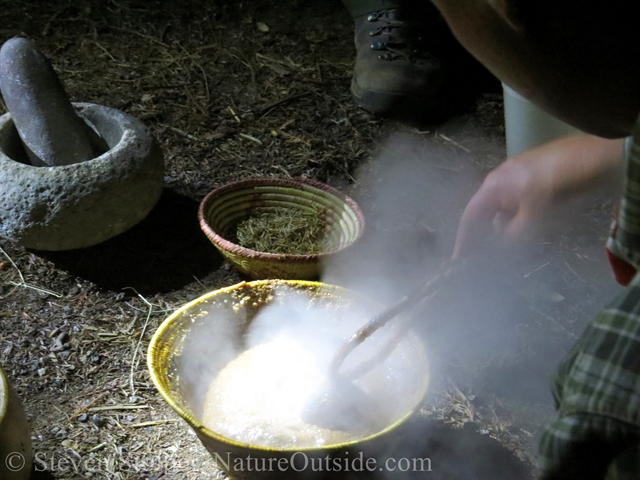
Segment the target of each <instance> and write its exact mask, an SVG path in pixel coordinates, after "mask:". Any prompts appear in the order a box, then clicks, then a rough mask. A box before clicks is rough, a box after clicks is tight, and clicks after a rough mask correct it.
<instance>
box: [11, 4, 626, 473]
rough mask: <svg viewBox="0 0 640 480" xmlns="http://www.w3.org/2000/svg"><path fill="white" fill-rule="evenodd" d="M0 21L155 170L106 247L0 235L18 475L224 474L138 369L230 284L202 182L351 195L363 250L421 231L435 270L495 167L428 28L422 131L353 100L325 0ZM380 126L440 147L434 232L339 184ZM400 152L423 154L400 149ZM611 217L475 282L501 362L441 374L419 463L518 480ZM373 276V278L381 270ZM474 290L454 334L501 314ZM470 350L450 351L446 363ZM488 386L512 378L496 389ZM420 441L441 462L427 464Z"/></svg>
mask: <svg viewBox="0 0 640 480" xmlns="http://www.w3.org/2000/svg"><path fill="white" fill-rule="evenodd" d="M0 17H1V21H0V40H2V41H4V40H6V39H8V38H10V37H12V36H15V35H21V36H26V37H29V38H31V39H33V40H34V41H35V42H36V44H37V45H38V46H39V47H40V48H41V49H42V51H43V52H44V53H45V54H46V55H47V56H48V57H49V58H50V59H51V60H52V63H53V64H54V66H55V69H56V71H57V72H58V74H59V76H60V78H61V79H62V81H63V83H64V85H65V87H66V89H67V91H68V93H69V95H70V96H71V98H72V100H74V101H86V102H93V103H98V104H103V105H107V106H110V107H115V108H118V109H121V110H123V111H125V112H127V113H129V114H131V115H133V116H135V117H137V118H138V119H140V120H141V121H142V122H143V123H145V124H146V125H147V126H148V127H149V128H150V130H151V131H152V132H153V134H154V135H155V136H156V137H157V139H158V140H159V142H160V144H161V145H162V148H163V151H164V155H165V164H166V176H165V182H166V188H165V191H164V193H163V195H162V197H161V199H160V201H159V203H158V205H157V206H156V208H155V209H154V210H153V211H152V212H151V213H150V215H149V216H148V217H147V218H146V219H145V220H144V221H143V222H141V223H140V224H139V225H137V226H136V227H134V228H132V229H131V230H129V231H127V232H125V233H124V234H122V235H120V236H118V237H116V238H113V239H111V240H109V241H106V242H104V243H102V244H100V245H97V246H94V247H91V248H86V249H82V250H77V251H68V252H42V251H32V250H27V249H24V248H21V247H19V246H16V245H13V244H10V243H8V242H6V241H0V247H2V251H1V252H0V325H1V328H0V364H1V365H2V367H3V369H4V370H5V371H6V372H7V375H8V377H9V378H10V380H11V381H12V383H13V384H14V386H15V387H16V389H17V391H18V393H19V395H20V397H21V398H22V400H23V402H24V407H25V410H26V412H27V415H28V418H29V422H30V426H31V432H32V441H33V448H34V453H35V454H36V459H35V468H34V470H35V471H34V473H33V475H32V478H34V479H36V478H37V479H43V478H49V479H50V478H55V479H74V480H76V479H85V478H92V479H116V480H123V479H140V480H142V479H156V480H157V479H180V480H182V479H185V480H186V479H188V480H195V479H202V480H204V479H219V478H224V474H223V473H221V472H220V471H219V470H218V469H217V467H216V466H215V464H214V462H213V461H212V459H211V458H210V457H209V455H208V454H207V452H206V451H205V450H204V448H203V447H202V446H201V445H200V443H199V442H198V441H197V439H196V437H195V435H194V434H193V433H192V432H191V431H190V429H189V428H188V427H187V426H186V424H185V423H184V422H182V421H181V420H180V419H179V418H178V417H177V416H176V415H175V414H174V413H173V411H172V410H171V409H170V408H169V407H168V406H166V405H165V404H164V403H163V402H162V401H161V399H160V397H159V395H158V394H157V392H156V390H155V388H154V387H153V385H152V384H151V382H150V379H149V375H148V372H147V368H146V362H145V357H146V349H147V346H148V342H149V339H150V337H151V335H152V334H153V333H154V331H155V329H156V328H157V327H158V325H159V324H160V323H161V322H162V320H163V319H164V318H165V317H166V316H167V315H168V314H169V313H170V312H172V311H173V310H175V309H176V308H177V307H179V306H180V305H182V304H183V303H185V302H186V301H189V300H192V299H193V298H195V297H197V296H199V295H201V294H202V293H205V292H207V291H210V290H213V289H216V288H220V287H223V286H228V285H232V284H234V283H237V282H239V281H241V280H243V279H244V278H243V277H241V276H240V275H239V274H238V273H237V272H236V271H235V270H234V269H233V268H231V267H230V266H229V265H227V264H226V263H225V262H224V261H223V260H222V257H221V256H220V255H219V254H217V252H216V251H215V249H214V248H213V246H212V245H211V244H210V243H209V242H208V240H207V239H206V238H205V236H204V235H203V234H202V233H201V232H200V230H199V226H198V223H197V218H196V211H197V206H198V202H199V201H200V200H201V199H202V198H203V196H204V195H205V194H206V193H207V192H209V191H210V190H211V189H213V188H215V187H218V186H221V185H223V184H225V183H227V182H229V181H232V180H237V179H242V178H249V177H253V176H273V177H285V178H286V177H296V176H306V177H309V178H313V179H316V180H319V181H323V182H327V183H329V184H331V185H333V186H336V187H337V188H340V189H342V190H343V191H346V192H349V193H352V194H353V195H354V196H356V198H358V200H359V202H360V204H361V206H362V207H363V209H364V211H365V214H366V215H367V222H368V225H369V235H370V236H375V233H376V232H378V231H382V230H384V229H386V230H388V229H392V230H393V231H394V232H396V233H397V234H398V235H399V236H400V237H402V236H403V235H404V236H405V237H406V238H408V239H409V240H408V241H411V239H413V238H414V237H415V236H416V235H418V236H419V234H420V233H424V231H428V233H429V234H430V235H431V234H433V233H434V232H435V233H436V235H437V236H438V242H439V243H438V245H439V247H438V248H436V249H433V250H429V258H427V259H426V260H425V262H427V263H428V262H432V263H433V262H437V261H441V260H442V259H443V258H445V256H446V252H447V251H448V248H449V247H450V241H451V239H452V232H453V231H454V230H455V222H456V221H457V216H459V214H460V212H461V211H462V208H463V207H464V204H465V202H466V200H468V198H469V197H470V196H471V194H472V193H473V191H474V190H475V188H476V187H477V186H478V184H479V181H480V179H481V178H482V175H483V174H484V173H486V172H487V171H488V170H489V169H490V168H492V167H494V166H495V165H497V164H498V163H499V162H500V161H501V160H502V159H503V158H504V155H505V149H504V125H503V117H502V97H501V94H500V90H499V84H498V83H497V82H496V81H495V79H492V78H491V77H490V76H488V74H486V72H484V71H483V70H482V69H479V68H478V67H477V65H476V64H474V62H473V61H472V60H471V59H470V58H469V57H466V56H464V55H462V54H461V52H460V49H459V48H458V47H456V45H455V44H454V43H453V42H452V40H451V38H450V37H448V36H447V35H446V33H445V32H444V30H443V29H442V28H434V31H433V32H430V35H432V36H433V42H434V50H435V53H437V54H439V55H444V56H445V57H446V58H447V61H448V62H449V63H450V64H449V65H447V68H449V69H450V72H452V74H451V77H450V80H449V82H448V90H447V91H446V92H445V93H444V94H443V102H442V103H443V105H444V106H448V107H451V108H450V109H449V111H446V110H447V109H446V108H445V111H443V112H442V114H441V115H440V116H439V117H438V118H432V119H427V120H426V121H425V122H423V124H421V125H402V124H400V123H397V122H395V121H392V120H388V119H381V118H378V117H375V116H372V115H370V114H369V113H367V112H365V111H364V110H362V109H360V108H359V107H358V106H357V105H355V104H354V102H353V101H352V99H351V96H350V93H349V82H350V77H351V72H352V68H353V58H354V53H355V50H354V47H353V45H352V24H351V19H350V17H349V16H348V14H347V12H346V11H345V9H344V8H343V7H342V5H341V4H340V3H339V2H338V1H336V0H332V1H327V2H313V1H311V0H286V1H285V2H270V1H267V0H245V1H237V0H233V1H222V0H220V1H217V0H210V1H201V0H183V1H182V2H168V1H166V2H165V1H160V0H155V1H141V0H138V1H136V0H118V1H115V0H108V1H104V2H98V1H91V0H74V1H73V2H71V1H66V0H61V1H49V2H42V3H35V2H28V1H26V2H25V1H16V0H4V1H3V2H2V4H1V13H0ZM440 27H442V26H440ZM392 132H401V135H400V136H398V134H396V136H394V137H392V140H390V142H391V144H390V145H391V146H393V145H394V144H393V142H394V141H396V142H397V141H399V140H398V138H400V139H401V138H411V139H412V141H413V142H414V145H418V146H419V148H423V149H425V151H429V152H431V153H433V152H440V153H442V156H441V157H438V158H440V161H439V160H438V158H436V157H437V156H435V157H434V155H430V156H426V155H425V165H427V167H425V168H430V169H431V171H432V172H439V173H438V174H439V175H442V178H443V180H442V185H445V187H446V185H449V184H447V183H446V182H448V181H449V180H447V179H450V178H459V179H464V181H463V183H462V184H457V185H458V186H460V185H462V187H460V188H458V189H457V190H456V192H457V193H456V195H454V196H451V195H450V196H448V197H447V196H446V195H445V194H444V193H443V195H442V196H441V198H445V197H446V198H447V201H449V200H451V205H449V207H450V208H449V210H448V212H451V211H453V212H454V213H453V214H447V218H446V219H445V218H441V217H440V216H439V215H438V213H439V212H441V211H443V209H444V205H442V204H437V203H431V204H430V207H429V208H427V209H425V210H428V209H431V212H432V213H433V215H431V217H429V218H428V223H429V225H428V227H425V226H424V225H423V224H420V225H419V226H416V220H415V218H414V217H412V216H411V215H407V219H406V222H405V219H398V221H397V222H392V223H391V224H387V225H380V224H379V223H377V221H376V215H377V214H378V213H379V211H378V210H376V205H375V204H373V203H370V202H369V201H368V200H369V199H371V198H372V197H373V193H372V191H371V190H372V188H373V187H372V185H374V184H372V183H368V184H365V183H363V182H358V181H356V178H358V176H357V174H356V172H357V171H359V169H362V168H366V165H367V162H368V161H369V160H370V159H371V158H372V157H373V156H375V155H377V153H378V152H379V148H380V147H379V145H380V142H383V141H386V140H385V139H387V137H388V135H389V134H391V133H392ZM394 139H395V140H394ZM387 147H389V144H387ZM405 153H406V152H405ZM402 154H403V152H402V149H401V148H399V149H398V150H397V151H396V155H402ZM411 154H412V155H417V156H418V157H421V154H420V151H419V150H418V152H416V151H415V149H414V150H413V151H412V152H411ZM407 155H408V153H407ZM434 158H435V159H434ZM442 158H445V159H447V160H446V161H442ZM439 162H440V163H439ZM372 168H373V170H372V172H370V173H369V175H370V178H376V175H377V174H376V171H375V168H378V167H375V168H374V167H372ZM445 187H443V189H445V190H446V188H445ZM441 201H442V200H441ZM611 205H612V204H611V202H610V201H609V200H607V199H601V200H600V201H599V202H597V203H592V204H589V205H588V207H589V208H588V209H587V210H586V211H585V214H584V215H581V216H580V218H579V221H578V222H577V223H576V225H573V226H572V227H571V228H565V230H564V232H563V233H562V234H561V235H556V236H554V237H552V238H551V240H549V241H548V242H544V243H540V244H539V246H538V248H537V250H536V251H535V253H534V254H533V255H528V256H527V257H526V258H515V257H509V258H507V261H505V262H502V263H501V265H493V266H492V267H487V268H493V269H494V270H495V272H498V273H500V274H501V276H500V275H498V278H501V281H502V284H503V286H504V288H505V289H510V290H509V291H510V292H512V293H513V295H512V298H513V299H514V302H513V304H512V305H511V306H510V307H509V308H510V309H511V310H509V311H508V312H507V313H508V314H509V315H510V316H511V317H510V318H512V319H513V321H512V322H511V323H510V324H509V325H508V326H502V327H501V329H502V330H501V331H505V332H506V331H509V332H514V331H515V332H516V333H517V348H515V353H514V352H513V351H510V352H503V351H500V350H499V349H497V350H496V352H497V353H496V354H495V355H489V356H487V355H484V356H481V358H480V357H479V358H475V359H474V360H473V361H470V360H469V359H468V358H467V357H465V356H464V355H460V356H459V358H458V359H457V360H448V361H447V362H446V365H445V368H444V369H443V371H445V372H447V374H446V375H443V376H442V377H441V378H439V379H438V381H437V382H436V387H437V388H436V387H434V390H433V393H432V395H430V396H429V398H428V399H427V401H426V402H425V405H424V408H423V409H422V411H421V419H420V420H419V421H418V423H417V425H420V422H423V423H424V422H426V423H428V424H429V425H431V427H429V428H432V429H435V430H433V431H435V432H436V433H437V432H440V433H439V434H437V435H432V436H430V437H429V438H431V439H434V438H435V439H436V440H434V442H435V443H434V442H431V443H429V442H426V443H425V445H424V448H425V449H426V452H427V453H429V452H430V450H429V449H432V451H431V453H434V455H435V457H437V458H439V459H441V460H442V462H444V463H447V462H448V463H455V462H462V463H469V464H474V465H476V463H474V460H473V459H472V458H471V457H473V456H474V455H476V456H477V455H478V452H481V453H480V456H482V457H483V458H485V459H486V460H487V461H489V464H491V465H493V466H492V467H491V468H493V469H494V470H486V469H485V470H483V469H484V468H485V467H486V465H485V467H479V466H477V465H476V467H474V468H476V469H477V471H476V476H475V477H473V478H492V479H496V478H509V479H516V478H528V473H527V472H528V471H529V468H530V467H531V465H532V464H533V463H532V458H533V457H534V456H535V452H536V442H537V436H538V435H539V433H540V428H541V426H542V425H543V423H544V422H545V421H546V420H548V418H549V414H550V412H551V409H552V401H551V397H550V395H549V394H548V387H547V385H548V383H549V378H550V375H551V372H552V371H553V366H554V365H555V363H556V362H557V360H558V359H559V358H560V357H561V354H562V352H563V351H565V350H566V348H567V347H568V346H569V345H570V344H571V342H572V341H573V340H575V338H576V337H577V335H579V333H580V332H581V331H582V329H583V328H584V325H585V323H586V322H587V321H588V320H589V318H590V317H591V315H592V314H593V313H594V312H595V311H597V308H598V307H599V306H601V305H602V304H603V303H604V302H605V301H606V299H607V298H610V297H611V295H613V294H614V293H615V292H616V287H615V286H614V285H613V282H612V280H611V277H610V275H608V273H606V266H605V264H604V259H603V254H602V248H601V246H600V245H601V244H602V241H603V239H604V236H605V235H606V226H607V224H608V221H609V213H610V210H611ZM403 222H404V223H403ZM366 245H367V243H366V241H365V243H364V247H363V248H366ZM399 250H402V248H398V249H396V250H395V251H394V252H392V255H399V252H398V251H399ZM400 253H401V252H400ZM394 258H395V257H394ZM505 258H506V257H505ZM414 260H415V259H406V258H405V259H403V258H401V256H399V257H398V262H399V263H398V264H397V265H399V267H398V269H399V270H401V269H402V265H404V263H403V262H405V263H414V264H415V263H417V264H418V265H420V264H421V262H422V260H420V261H418V262H415V261H414ZM371 268H372V272H369V273H372V274H373V275H376V274H379V275H383V274H387V273H389V272H376V271H375V267H373V266H372V267H371ZM412 271H413V272H416V271H419V269H417V270H416V269H415V268H414V269H413V270H412ZM416 275H417V274H416ZM405 281H406V282H407V284H408V283H410V282H411V281H412V279H411V275H408V276H407V277H406V278H405ZM479 284H482V281H478V277H476V281H475V282H472V284H470V285H467V286H466V287H465V288H467V289H474V288H475V289H480V290H478V291H477V292H476V293H478V292H480V293H482V295H481V296H482V297H483V298H485V299H486V304H484V305H483V306H482V307H483V308H480V309H475V310H476V312H475V313H469V316H470V322H471V321H472V320H473V318H471V317H472V316H473V315H476V316H477V315H478V313H477V310H483V311H485V312H486V313H489V315H492V314H493V313H494V309H499V308H501V306H500V305H499V304H498V303H495V304H493V303H491V299H492V298H493V297H492V296H491V294H487V292H484V293H483V291H482V289H481V286H479ZM493 285H494V288H495V284H493ZM451 303H452V304H455V303H456V302H451ZM442 308H446V307H442ZM445 314H446V312H445ZM494 340H495V339H494ZM464 342H466V343H464ZM481 342H482V338H481V336H475V337H474V338H471V337H468V338H465V339H464V340H461V343H460V344H458V345H457V346H456V348H459V349H460V352H463V351H466V350H467V347H468V346H470V345H471V344H472V343H473V344H475V343H481ZM471 350H473V349H471ZM541 359H542V360H541ZM465 362H468V363H466V364H465ZM471 364H472V366H469V365H471ZM479 372H482V374H481V375H480V374H479ZM505 376H507V377H508V378H513V379H515V380H514V381H513V382H511V383H510V384H509V385H508V387H505V382H504V381H501V379H504V378H505ZM425 428H427V427H425ZM463 436H464V437H465V438H467V437H468V438H467V440H468V441H466V443H465V442H463V441H462V440H460V438H462V437H463ZM459 437H460V438H459ZM425 438H427V437H426V436H425ZM438 442H440V444H443V445H444V444H446V443H447V442H451V445H458V448H453V450H452V449H451V448H449V450H447V448H444V449H441V451H444V452H445V453H444V454H441V456H440V457H438V455H437V451H438V448H440V447H438V445H439V443H438ZM463 443H464V445H465V446H463ZM398 448H401V445H400V446H398ZM446 451H449V452H451V451H453V453H449V454H447V453H446ZM400 453H402V452H400ZM435 457H434V458H435ZM436 465H437V464H436V463H434V472H433V475H431V474H426V475H425V474H422V476H415V478H441V477H443V478H444V477H446V478H466V477H464V476H461V475H462V474H459V475H458V474H454V473H451V471H448V470H447V471H448V473H447V474H445V473H444V472H445V470H446V469H445V468H444V467H443V468H441V469H440V473H438V471H437V470H438V468H437V467H436ZM487 468H488V467H487ZM480 471H482V473H478V472H480ZM498 471H500V472H502V473H501V474H498V473H496V472H498ZM447 475H448V476H447ZM456 475H458V476H456ZM501 475H502V476H501ZM390 478H414V477H410V476H407V477H400V476H393V477H390Z"/></svg>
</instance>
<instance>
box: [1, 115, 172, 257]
mask: <svg viewBox="0 0 640 480" xmlns="http://www.w3.org/2000/svg"><path fill="white" fill-rule="evenodd" d="M73 105H74V108H75V109H76V111H77V112H78V115H80V116H81V117H82V118H83V119H84V120H85V121H86V122H87V124H89V125H90V126H91V127H92V128H94V129H95V130H96V131H97V132H98V133H99V134H100V135H101V136H102V138H104V140H105V141H106V142H107V144H108V146H109V150H108V151H107V152H106V153H104V154H102V155H100V156H99V157H96V158H93V159H91V160H87V161H84V162H81V163H76V164H72V165H61V166H54V167H45V166H42V167H41V166H33V165H30V164H28V157H27V154H26V152H25V150H24V147H23V145H22V143H21V141H20V137H19V135H18V131H17V130H16V128H15V125H14V124H13V121H12V119H11V114H10V113H7V114H5V115H2V116H1V117H0V236H1V237H3V238H6V239H7V240H10V241H13V242H16V243H18V244H19V245H22V246H24V247H27V248H34V249H38V250H71V249H75V248H83V247H88V246H91V245H95V244H97V243H100V242H102V241H104V240H107V239H109V238H111V237H113V236H115V235H118V234H119V233H122V232H124V231H125V230H127V229H129V228H131V227H132V226H134V225H135V224H136V223H138V222H139V221H140V220H142V219H143V218H144V217H145V216H146V215H147V214H148V213H149V212H150V211H151V209H152V208H153V207H154V205H155V204H156V202H157V201H158V199H159V197H160V194H161V193H162V188H163V182H164V162H163V156H162V151H161V150H160V147H159V145H158V143H157V142H156V141H155V139H154V138H153V137H152V136H151V134H150V133H149V132H148V131H147V129H146V127H145V126H144V125H142V123H140V122H139V121H138V120H136V119H135V118H133V117H131V116H129V115H127V114H125V113H124V112H121V111H119V110H116V109H113V108H109V107H105V106H102V105H95V104H90V103H74V104H73Z"/></svg>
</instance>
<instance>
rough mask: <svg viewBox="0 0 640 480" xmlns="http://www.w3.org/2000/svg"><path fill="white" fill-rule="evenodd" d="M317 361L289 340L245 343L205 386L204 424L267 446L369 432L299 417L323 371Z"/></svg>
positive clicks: (339, 439)
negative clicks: (325, 425)
mask: <svg viewBox="0 0 640 480" xmlns="http://www.w3.org/2000/svg"><path fill="white" fill-rule="evenodd" d="M322 366H323V365H320V364H319V362H318V361H317V359H316V358H314V356H313V355H312V354H311V353H310V352H309V351H305V349H303V348H302V347H301V346H300V345H297V344H296V343H294V342H293V341H291V340H286V339H281V340H276V341H273V342H270V343H266V344H262V345H258V346H255V347H253V348H250V349H249V350H246V351H245V352H244V353H242V354H241V355H240V356H238V357H237V358H236V359H235V360H233V361H232V362H230V363H229V364H228V365H227V366H226V367H225V368H223V369H222V370H221V371H220V373H219V374H218V376H217V377H216V378H215V379H214V381H213V382H212V383H211V385H210V386H209V390H208V392H207V397H206V401H205V408H204V424H205V425H206V426H207V427H208V428H210V429H211V430H213V431H215V432H217V433H220V434H222V435H224V436H226V437H228V438H232V439H235V440H237V441H240V442H244V443H250V444H253V445H264V446H272V447H311V446H320V445H326V444H336V443H343V442H347V441H351V440H356V439H358V438H362V436H363V434H364V435H366V434H367V433H372V432H362V431H360V432H346V431H339V430H328V429H325V428H321V427H319V426H316V425H311V424H309V423H305V422H304V421H303V420H302V411H303V408H304V407H305V404H306V402H307V401H309V398H310V397H311V395H312V394H313V393H314V392H315V391H316V389H317V388H318V385H319V382H318V379H319V378H321V375H323V374H325V373H326V370H325V371H323V370H322V369H321V367H322ZM325 369H326V367H325ZM300 372H304V373H302V374H300Z"/></svg>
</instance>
